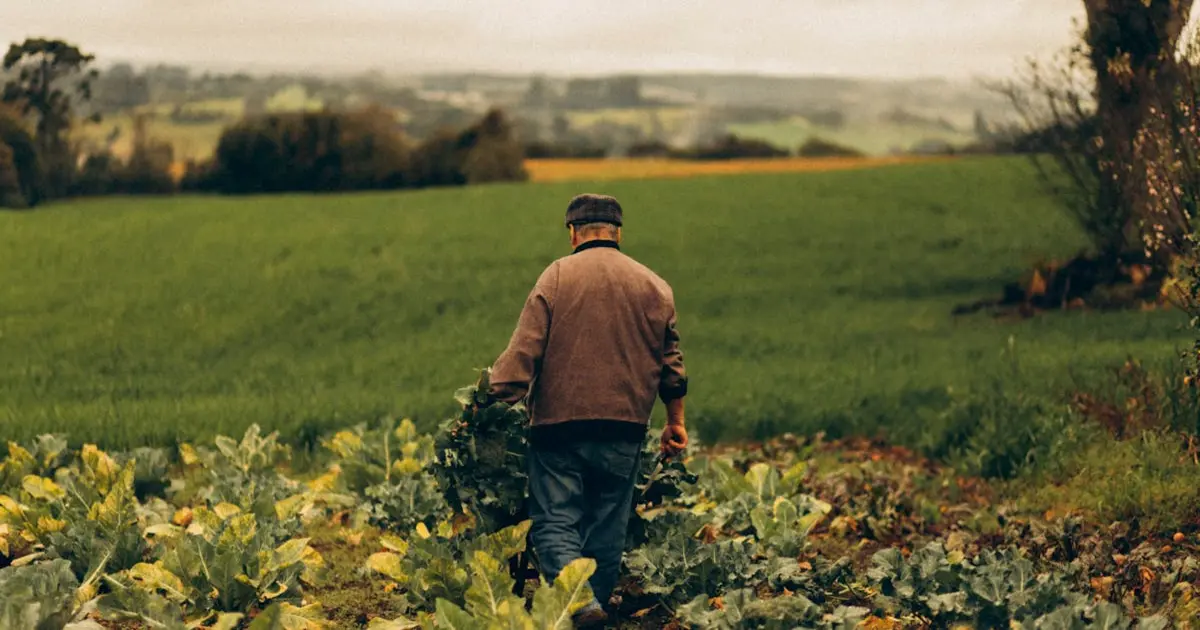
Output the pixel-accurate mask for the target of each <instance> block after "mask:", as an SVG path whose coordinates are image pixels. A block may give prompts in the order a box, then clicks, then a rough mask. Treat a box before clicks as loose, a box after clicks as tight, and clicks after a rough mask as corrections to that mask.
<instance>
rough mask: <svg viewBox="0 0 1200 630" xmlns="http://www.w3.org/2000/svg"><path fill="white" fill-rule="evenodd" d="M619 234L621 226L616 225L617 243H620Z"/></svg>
mask: <svg viewBox="0 0 1200 630" xmlns="http://www.w3.org/2000/svg"><path fill="white" fill-rule="evenodd" d="M621 234H622V232H621V226H619V225H618V226H617V243H620V242H621Z"/></svg>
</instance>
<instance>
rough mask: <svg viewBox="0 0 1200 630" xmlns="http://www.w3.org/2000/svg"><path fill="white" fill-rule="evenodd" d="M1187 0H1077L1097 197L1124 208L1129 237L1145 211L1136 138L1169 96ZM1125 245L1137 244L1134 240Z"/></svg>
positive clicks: (1188, 10) (1148, 199) (1189, 4)
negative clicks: (1094, 123) (1083, 20)
mask: <svg viewBox="0 0 1200 630" xmlns="http://www.w3.org/2000/svg"><path fill="white" fill-rule="evenodd" d="M1192 3H1193V0H1083V4H1084V8H1085V9H1086V10H1087V24H1088V26H1087V32H1086V33H1085V36H1084V37H1085V42H1086V43H1087V46H1088V57H1089V60H1090V62H1091V65H1092V68H1093V70H1094V71H1095V73H1096V109H1097V117H1098V124H1099V142H1101V143H1102V146H1101V147H1100V151H1099V153H1100V155H1101V156H1102V159H1101V163H1100V187H1099V191H1098V194H1099V196H1100V199H1098V202H1099V203H1101V204H1104V207H1119V208H1121V209H1122V210H1123V212H1122V213H1121V216H1123V217H1126V218H1127V219H1126V225H1125V226H1124V232H1125V234H1126V235H1128V236H1129V237H1133V236H1135V235H1136V234H1137V232H1136V227H1137V221H1138V219H1139V218H1140V217H1148V216H1150V213H1149V212H1148V210H1149V207H1148V204H1150V203H1151V202H1152V199H1151V197H1150V195H1149V194H1148V190H1147V185H1146V177H1145V176H1144V174H1143V173H1142V170H1143V169H1142V168H1140V167H1139V165H1138V160H1137V159H1136V156H1135V150H1134V147H1135V142H1137V139H1138V136H1139V134H1140V133H1142V131H1143V130H1145V129H1146V128H1147V126H1148V125H1149V124H1151V122H1152V120H1153V119H1154V117H1155V116H1154V112H1155V108H1159V107H1163V106H1164V105H1166V104H1167V101H1166V100H1165V99H1170V98H1171V97H1172V86H1174V85H1175V84H1176V80H1177V78H1178V72H1179V67H1178V64H1177V61H1176V50H1177V48H1178V45H1179V38H1180V35H1181V34H1182V32H1183V28H1184V26H1185V24H1186V22H1187V19H1188V16H1189V15H1190V14H1191V8H1192ZM1110 204H1112V205H1110ZM1129 244H1133V245H1135V246H1136V242H1130V241H1127V245H1129ZM1119 253H1120V252H1108V254H1119Z"/></svg>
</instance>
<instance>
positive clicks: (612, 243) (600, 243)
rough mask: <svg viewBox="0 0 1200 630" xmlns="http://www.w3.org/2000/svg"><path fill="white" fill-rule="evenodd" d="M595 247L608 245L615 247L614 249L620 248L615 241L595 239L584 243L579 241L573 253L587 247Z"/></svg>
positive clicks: (611, 247)
mask: <svg viewBox="0 0 1200 630" xmlns="http://www.w3.org/2000/svg"><path fill="white" fill-rule="evenodd" d="M597 247H608V248H610V249H615V250H620V249H621V246H620V245H618V244H617V242H616V241H609V240H604V239H597V240H594V241H587V242H586V243H580V245H579V247H576V248H575V251H574V252H573V253H575V254H578V253H579V252H582V251H585V250H589V249H595V248H597Z"/></svg>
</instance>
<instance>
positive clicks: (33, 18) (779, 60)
mask: <svg viewBox="0 0 1200 630" xmlns="http://www.w3.org/2000/svg"><path fill="white" fill-rule="evenodd" d="M1081 5H1082V2H1081V1H1080V0H0V42H10V41H16V40H20V39H23V38H25V37H27V36H52V37H61V38H66V39H69V40H71V41H72V42H74V43H77V44H79V45H81V46H82V47H84V49H85V50H88V51H90V52H93V53H95V54H96V55H97V56H98V57H99V58H100V61H101V63H102V64H103V63H104V62H105V60H108V61H111V60H115V59H126V60H130V61H134V62H138V63H146V62H158V61H166V62H181V63H188V64H193V65H203V66H206V67H212V68H219V69H227V70H228V69H239V68H244V69H251V70H263V69H286V70H304V69H308V70H318V71H327V70H367V69H371V68H377V69H380V70H383V71H385V72H388V73H396V74H403V73H410V72H426V71H438V70H481V71H502V72H514V73H516V72H519V73H527V72H548V73H553V74H599V73H608V72H617V71H639V70H641V71H663V70H672V71H675V70H684V71H749V72H763V73H771V74H800V75H807V74H821V75H853V76H872V77H895V78H900V77H914V76H922V77H925V76H940V77H954V78H966V77H974V76H980V75H990V76H995V75H1004V74H1008V73H1009V72H1011V71H1012V69H1013V68H1014V67H1016V65H1017V64H1018V63H1019V62H1020V61H1021V60H1022V59H1023V58H1025V57H1027V56H1028V55H1030V54H1045V53H1048V52H1050V51H1053V50H1055V49H1057V48H1060V47H1061V46H1063V45H1064V44H1066V43H1067V42H1068V41H1069V38H1070V33H1071V30H1072V24H1071V22H1072V18H1074V17H1076V16H1079V15H1081V14H1082V9H1081V8H1080V7H1081Z"/></svg>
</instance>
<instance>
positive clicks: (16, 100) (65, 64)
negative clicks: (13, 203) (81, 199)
mask: <svg viewBox="0 0 1200 630" xmlns="http://www.w3.org/2000/svg"><path fill="white" fill-rule="evenodd" d="M94 59H95V58H94V57H93V56H92V55H88V54H85V53H83V52H82V51H80V50H79V48H77V47H75V46H72V45H71V44H68V43H66V42H64V41H61V40H52V39H40V38H31V39H26V40H25V41H24V42H23V43H21V44H13V45H12V46H10V47H9V49H8V53H7V54H5V55H4V69H5V70H6V71H8V72H9V73H15V75H16V78H14V79H12V80H10V81H8V83H6V84H5V85H4V91H3V94H2V95H0V98H2V99H3V101H4V102H5V103H10V104H13V105H15V106H16V107H17V108H18V111H20V113H21V114H22V115H26V116H29V115H32V116H34V117H35V118H36V121H37V124H36V138H37V146H38V152H39V154H40V157H41V161H42V167H43V168H45V169H46V173H47V178H46V181H47V186H48V189H49V190H48V192H50V193H51V194H56V195H62V194H65V192H66V189H67V187H68V185H69V182H70V177H71V174H72V173H73V172H74V168H75V165H74V162H73V160H72V156H71V155H70V153H71V151H70V144H69V139H68V137H67V132H68V131H69V130H70V128H71V117H72V113H73V107H74V105H75V101H77V100H78V101H81V102H82V101H87V100H89V99H91V96H92V87H91V86H92V81H93V80H95V78H96V76H97V74H98V73H97V72H96V71H95V70H93V69H89V67H88V66H89V65H91V63H92V61H93V60H94Z"/></svg>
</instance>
